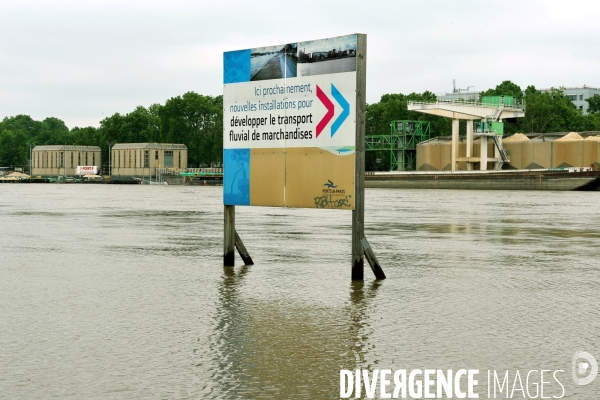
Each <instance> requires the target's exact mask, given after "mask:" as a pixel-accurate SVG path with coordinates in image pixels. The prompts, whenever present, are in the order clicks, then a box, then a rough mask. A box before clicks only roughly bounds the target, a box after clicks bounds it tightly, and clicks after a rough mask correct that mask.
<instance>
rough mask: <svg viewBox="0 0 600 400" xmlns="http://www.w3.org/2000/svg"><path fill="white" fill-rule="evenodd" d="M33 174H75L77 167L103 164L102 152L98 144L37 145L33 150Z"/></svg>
mask: <svg viewBox="0 0 600 400" xmlns="http://www.w3.org/2000/svg"><path fill="white" fill-rule="evenodd" d="M31 163H32V169H31V175H33V176H37V175H39V176H53V175H56V176H73V175H77V167H79V166H88V167H96V170H97V171H99V170H100V166H101V165H102V152H101V150H100V147H98V146H68V145H56V146H35V147H34V148H33V150H32V152H31Z"/></svg>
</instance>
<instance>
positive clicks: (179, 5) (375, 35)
mask: <svg viewBox="0 0 600 400" xmlns="http://www.w3.org/2000/svg"><path fill="white" fill-rule="evenodd" d="M356 32H358V33H366V34H367V35H368V61H367V101H368V102H369V103H373V102H377V101H378V100H379V98H380V97H381V95H383V94H385V93H405V94H406V93H410V92H423V91H425V90H430V91H433V92H434V93H444V92H446V91H451V90H452V79H456V81H457V86H458V87H460V88H466V87H467V86H474V90H485V89H488V88H490V87H495V86H496V85H497V84H499V83H500V82H501V81H503V80H506V79H509V80H511V81H513V82H515V83H517V84H518V85H520V86H521V87H523V88H525V86H527V85H535V86H536V87H537V88H546V87H550V86H567V87H568V86H582V85H583V84H586V85H588V86H593V87H600V40H599V39H600V2H598V1H595V0H588V1H579V0H569V1H531V0H527V1H524V0H520V1H505V0H501V1H484V0H464V1H460V0H455V1H449V0H440V1H425V0H418V1H417V0H414V1H404V0H390V1H375V0H369V1H367V0H365V1H360V2H354V1H350V0H344V1H327V0H317V1H307V2H301V1H296V2H292V1H278V2H276V1H258V0H253V1H225V0H223V1H208V0H194V1H177V0H172V1H164V0H163V1H152V0H144V1H127V0H120V1H110V0H104V1H91V0H88V1H84V0H77V1H63V0H55V1H26V0H25V1H24V0H20V1H12V0H9V1H7V0H0V119H2V118H4V117H6V116H14V115H18V114H27V115H30V116H31V117H32V118H34V119H38V120H42V119H44V118H46V117H50V116H52V117H57V118H60V119H62V120H64V121H65V122H66V124H67V125H68V126H69V127H70V128H72V127H74V126H88V125H92V126H98V125H99V122H100V120H102V119H103V118H105V117H107V116H110V115H112V114H114V113H116V112H119V113H123V114H125V113H128V112H131V111H133V110H134V109H135V107H136V106H138V105H142V106H145V107H147V106H149V105H150V104H152V103H163V104H164V102H165V100H167V99H169V98H170V97H174V96H178V95H181V94H183V93H185V92H187V91H195V92H197V93H201V94H205V95H218V94H221V92H222V89H223V86H222V76H223V72H222V53H223V52H224V51H228V50H236V49H244V48H253V47H259V46H267V45H274V44H284V43H291V42H300V41H305V40H312V39H319V38H327V37H332V36H339V35H344V34H350V33H356Z"/></svg>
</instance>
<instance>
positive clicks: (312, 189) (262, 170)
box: [223, 35, 356, 210]
mask: <svg viewBox="0 0 600 400" xmlns="http://www.w3.org/2000/svg"><path fill="white" fill-rule="evenodd" d="M301 46H304V47H301ZM301 60H303V61H301ZM223 63H224V75H223V76H224V80H223V81H224V87H223V149H224V150H223V152H224V153H223V160H224V161H223V164H224V185H223V194H224V196H223V198H224V204H225V205H251V206H279V207H304V208H307V207H308V208H330V209H346V210H352V209H353V208H354V185H355V182H354V177H355V149H356V121H355V114H356V35H348V36H342V37H338V38H330V39H322V40H313V41H306V42H300V43H298V44H295V43H293V44H285V45H278V46H264V47H257V48H254V49H249V50H237V51H232V52H226V53H224V56H223ZM301 70H302V71H304V74H303V75H302V76H300V71H301Z"/></svg>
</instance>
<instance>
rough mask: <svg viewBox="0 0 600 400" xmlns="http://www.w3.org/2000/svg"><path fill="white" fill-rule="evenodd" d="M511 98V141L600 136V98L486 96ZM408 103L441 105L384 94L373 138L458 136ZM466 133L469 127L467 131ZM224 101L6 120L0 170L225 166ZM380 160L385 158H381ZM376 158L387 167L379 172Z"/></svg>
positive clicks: (520, 93)
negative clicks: (153, 155) (57, 152)
mask: <svg viewBox="0 0 600 400" xmlns="http://www.w3.org/2000/svg"><path fill="white" fill-rule="evenodd" d="M496 95H508V96H514V97H515V98H516V99H517V100H525V103H526V112H525V117H524V118H516V119H514V121H511V120H508V121H505V127H504V132H505V134H513V133H515V132H523V133H547V132H569V131H578V132H581V131H600V96H598V95H596V96H594V97H592V98H590V99H588V103H589V108H588V114H587V115H583V114H582V113H581V111H580V110H577V109H576V108H575V106H574V105H573V103H572V102H571V100H570V99H569V98H568V97H567V96H566V95H564V94H563V93H562V91H561V90H560V89H552V90H551V91H550V92H542V91H539V90H537V89H536V88H535V87H534V86H528V87H527V88H525V90H522V89H521V88H520V87H519V86H518V85H516V84H514V83H513V82H511V81H504V82H502V83H501V84H499V85H497V86H496V87H495V88H493V89H489V90H487V91H485V92H483V93H481V96H496ZM409 101H436V96H435V94H433V93H432V92H430V91H425V92H423V93H410V94H408V95H404V94H401V93H397V94H385V95H383V96H382V97H381V99H380V100H379V102H377V103H373V104H368V105H367V108H366V134H367V135H377V134H387V133H389V132H390V122H391V121H392V120H420V121H429V122H430V123H431V135H432V136H444V135H449V134H451V123H452V122H451V120H450V119H449V118H442V117H437V116H432V115H427V114H422V113H418V112H415V111H408V110H407V103H408V102H409ZM460 129H461V132H463V133H464V132H465V131H466V126H465V124H464V123H463V124H461V125H460ZM222 134H223V98H222V96H214V97H213V96H204V95H201V94H197V93H194V92H188V93H185V94H184V95H182V96H177V97H173V98H171V99H169V100H167V101H166V102H165V104H164V105H163V104H152V105H150V106H149V107H148V108H145V107H143V106H138V107H137V108H136V109H135V110H133V111H132V112H130V113H128V114H125V115H122V114H119V113H115V114H114V115H112V116H110V117H107V118H105V119H103V120H102V121H100V126H99V127H98V128H95V127H91V126H90V127H84V128H80V127H75V128H72V129H69V128H68V127H67V126H66V125H65V123H64V122H63V121H62V120H60V119H58V118H55V117H49V118H46V119H44V120H43V121H36V120H33V119H32V118H31V117H29V116H27V115H17V116H14V117H6V118H4V119H3V120H2V121H1V122H0V166H24V165H26V164H27V163H28V160H29V150H30V147H32V146H37V145H62V144H68V145H82V146H84V145H85V146H99V147H100V148H101V149H102V157H103V160H105V163H106V162H107V161H108V143H113V144H114V143H145V142H159V143H183V144H185V145H186V146H187V148H188V165H189V166H190V167H201V166H209V165H213V164H217V163H220V162H221V161H222V157H223V136H222ZM377 153H379V152H377ZM387 153H389V152H381V153H380V154H375V152H369V154H367V164H368V168H369V169H375V168H378V169H385V168H387V165H386V164H388V163H389V160H387V157H388V155H386V154H387ZM376 158H380V162H381V163H380V164H379V165H376V164H375V163H376Z"/></svg>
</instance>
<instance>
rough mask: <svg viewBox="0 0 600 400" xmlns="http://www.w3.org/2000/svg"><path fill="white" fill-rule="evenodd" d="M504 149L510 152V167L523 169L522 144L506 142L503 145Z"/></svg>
mask: <svg viewBox="0 0 600 400" xmlns="http://www.w3.org/2000/svg"><path fill="white" fill-rule="evenodd" d="M503 144H504V148H505V149H507V150H508V151H510V165H512V166H513V167H515V168H517V169H521V168H523V163H522V162H521V160H522V153H523V152H522V149H523V146H522V143H521V142H506V143H503Z"/></svg>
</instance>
